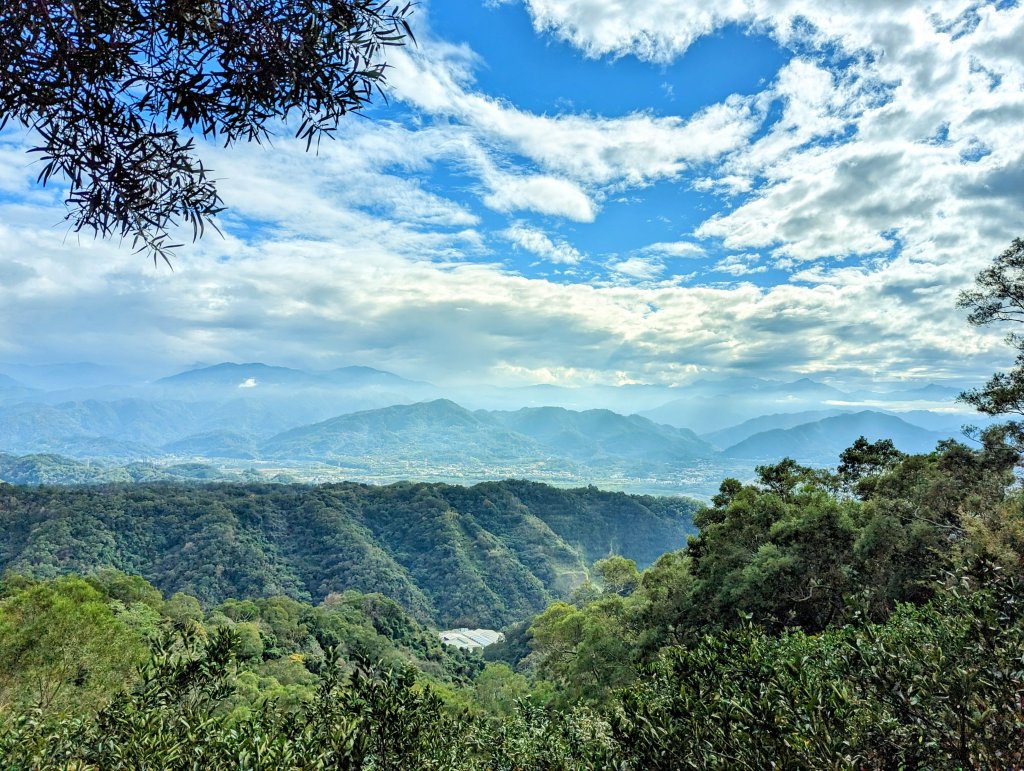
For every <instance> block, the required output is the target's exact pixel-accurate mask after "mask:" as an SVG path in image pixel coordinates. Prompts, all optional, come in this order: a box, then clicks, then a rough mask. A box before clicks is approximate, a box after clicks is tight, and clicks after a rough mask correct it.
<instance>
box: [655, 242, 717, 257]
mask: <svg viewBox="0 0 1024 771" xmlns="http://www.w3.org/2000/svg"><path fill="white" fill-rule="evenodd" d="M640 251H641V252H642V253H643V254H652V255H657V256H659V257H666V258H696V257H702V256H704V254H705V252H704V248H703V247H702V246H701V245H700V244H695V243H693V242H692V241H659V242H657V243H654V244H648V245H647V246H645V247H644V248H643V249H641V250H640Z"/></svg>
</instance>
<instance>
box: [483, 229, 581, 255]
mask: <svg viewBox="0 0 1024 771" xmlns="http://www.w3.org/2000/svg"><path fill="white" fill-rule="evenodd" d="M499 235H501V236H502V237H503V238H504V239H505V240H507V241H509V242H511V243H512V244H513V245H514V246H516V247H517V248H519V249H525V250H526V251H528V252H532V253H533V254H535V255H537V256H538V257H543V258H544V259H545V260H550V261H551V262H557V263H563V264H566V265H575V264H576V263H578V262H579V261H580V260H582V259H583V255H582V254H581V253H580V252H579V250H577V249H576V248H575V247H573V246H571V245H570V244H568V243H567V242H565V241H563V240H561V239H559V240H558V241H552V240H551V239H550V238H549V237H548V236H547V234H546V233H544V232H543V231H542V230H537V229H536V228H531V227H529V226H527V225H523V224H518V225H513V226H512V227H510V228H506V229H505V230H503V231H502V232H501V233H500V234H499Z"/></svg>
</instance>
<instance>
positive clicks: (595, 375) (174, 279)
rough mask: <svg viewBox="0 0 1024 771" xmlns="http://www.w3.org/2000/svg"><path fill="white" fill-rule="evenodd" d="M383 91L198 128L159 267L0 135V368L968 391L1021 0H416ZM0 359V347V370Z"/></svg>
mask: <svg viewBox="0 0 1024 771" xmlns="http://www.w3.org/2000/svg"><path fill="white" fill-rule="evenodd" d="M411 23H412V27H413V30H414V32H415V35H416V41H417V42H416V45H411V46H407V47H404V48H400V49H393V50H391V51H389V52H388V53H387V60H388V64H389V67H390V68H389V70H388V84H387V88H386V92H387V95H388V99H387V102H386V103H385V102H383V101H378V103H376V104H375V105H374V106H373V107H371V108H370V109H368V110H367V111H366V112H365V114H364V115H361V116H351V117H350V118H349V119H348V120H347V121H346V122H345V123H344V124H343V126H342V127H341V129H340V130H339V131H338V133H337V139H336V141H333V142H325V143H323V144H322V145H321V147H320V149H319V152H317V153H306V152H305V151H304V148H305V145H304V143H298V142H296V141H295V140H293V139H291V138H290V137H289V131H290V129H289V128H288V127H287V126H282V127H280V128H279V130H278V131H277V137H276V138H275V140H274V141H273V143H272V145H271V146H262V147H259V146H248V145H242V146H235V147H232V148H228V149H223V148H221V147H218V146H216V145H200V148H199V149H200V155H201V157H202V158H203V160H204V162H205V164H206V165H207V166H208V167H211V168H212V169H213V170H214V173H213V176H214V177H215V178H216V179H218V184H219V190H220V193H221V196H222V198H223V199H224V202H225V204H226V205H227V207H228V210H227V211H226V212H225V213H224V214H223V215H222V217H221V222H220V225H221V229H222V230H223V234H224V235H223V237H220V236H217V235H216V234H212V235H208V236H207V237H206V238H204V239H202V240H201V241H200V242H198V243H196V244H194V245H193V244H188V245H187V246H186V247H184V248H182V249H181V250H179V254H178V256H177V257H176V258H175V260H174V270H173V271H172V270H170V269H168V268H167V267H166V266H163V265H155V266H154V264H153V263H152V261H150V260H148V259H147V258H146V257H144V256H140V255H135V254H133V253H132V251H131V249H130V248H129V247H128V245H125V244H118V243H116V242H112V241H104V240H94V239H92V238H91V237H88V236H77V235H75V234H73V233H69V232H68V230H67V226H66V224H65V223H64V221H63V218H64V214H65V210H64V208H63V204H62V201H63V197H64V193H65V192H66V191H65V190H64V189H62V188H61V186H60V185H59V184H56V183H51V185H50V186H48V187H46V188H42V187H39V186H37V185H36V184H35V183H34V180H35V177H36V174H37V173H38V168H37V166H36V165H35V163H34V162H33V160H32V158H31V157H30V156H28V155H27V154H26V153H25V150H26V149H27V148H29V147H31V146H32V136H31V135H30V134H28V133H27V132H26V131H25V130H24V129H22V128H20V127H14V126H9V127H8V128H7V129H6V130H5V131H3V132H2V133H0V363H3V362H8V363H17V364H34V363H38V364H44V363H45V364H52V363H58V362H78V361H90V362H96V363H100V364H104V365H110V366H115V367H119V368H123V369H126V370H129V371H131V372H134V373H137V374H138V375H139V376H141V377H159V376H162V375H166V374H170V373H172V372H175V371H179V370H181V369H185V368H189V367H191V366H195V365H197V364H204V363H205V364H212V363H217V362H221V361H236V362H243V361H262V362H266V363H270V364H280V365H285V366H294V367H301V368H306V369H326V368H331V367H337V366H344V365H364V366H372V367H378V368H381V369H386V370H391V371H393V372H396V373H398V374H401V375H403V376H405V377H411V378H416V379H423V380H428V381H431V382H434V383H437V384H441V385H444V384H451V385H467V384H473V383H487V384H492V385H510V386H514V385H525V384H532V383H554V384H560V385H570V386H571V385H581V386H582V385H591V384H607V385H615V384H628V383H656V384H663V385H681V384H685V383H686V382H688V381H691V380H693V379H696V378H705V377H715V378H729V377H736V376H743V377H749V376H756V377H765V378H772V379H796V378H799V377H804V376H808V377H811V378H814V379H816V380H820V381H824V382H829V383H831V384H834V385H837V386H860V385H864V384H867V383H871V382H875V383H895V382H906V383H910V384H916V383H920V384H923V383H927V382H948V383H951V384H956V385H960V384H970V383H976V382H979V381H980V380H982V379H983V378H984V377H986V376H987V375H989V374H990V373H991V372H992V371H993V370H994V369H998V368H1001V367H1005V366H1007V365H1008V364H1009V363H1010V361H1011V359H1012V356H1011V352H1010V351H1009V349H1008V348H1007V347H1006V346H1005V344H1004V343H1003V342H1002V338H1003V336H1004V335H1005V334H1006V332H1007V331H1008V330H1005V329H1003V330H975V329H972V328H970V327H969V326H968V325H967V323H966V321H965V316H964V313H963V312H962V311H959V310H957V309H956V307H955V304H956V297H957V294H958V292H959V291H960V290H961V289H964V288H966V287H968V286H970V284H971V282H972V280H973V277H974V275H975V274H976V273H977V271H978V270H980V269H981V268H983V267H984V266H985V265H986V264H988V263H989V262H990V261H991V259H992V258H993V257H994V256H995V255H996V254H998V253H999V252H1001V251H1002V250H1003V249H1005V248H1006V247H1007V246H1008V245H1009V242H1010V241H1011V240H1012V239H1013V238H1014V237H1016V236H1020V235H1024V222H1022V219H1024V218H1022V212H1024V42H1022V41H1024V8H1022V7H1021V5H1020V4H1018V3H1016V2H991V3H978V2H960V1H957V0H938V1H937V2H931V3H928V2H898V1H894V0H886V2H879V1H878V0H858V2H851V1H850V0H816V2H814V3H807V2H794V1H792V0H721V2H718V3H714V4H697V3H680V2H678V0H644V1H643V2H639V0H635V1H634V0H504V1H496V0H490V1H489V2H488V1H484V0H460V2H457V3H452V2H439V1H438V0H425V1H424V2H421V3H420V4H418V5H416V6H415V9H414V12H413V15H412V17H411ZM0 372H2V364H0Z"/></svg>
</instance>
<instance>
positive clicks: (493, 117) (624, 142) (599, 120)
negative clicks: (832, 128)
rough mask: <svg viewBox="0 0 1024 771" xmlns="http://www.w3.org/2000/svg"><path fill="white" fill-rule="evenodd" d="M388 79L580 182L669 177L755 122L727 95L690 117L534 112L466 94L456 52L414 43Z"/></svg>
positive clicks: (746, 105) (745, 103)
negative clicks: (725, 97)
mask: <svg viewBox="0 0 1024 771" xmlns="http://www.w3.org/2000/svg"><path fill="white" fill-rule="evenodd" d="M393 64H394V66H395V69H394V73H393V75H392V76H391V82H392V84H393V85H394V88H395V92H396V93H397V94H398V96H399V97H400V98H401V99H403V100H404V101H406V102H408V103H410V104H412V105H415V106H416V107H417V108H419V109H421V110H424V111H426V112H428V113H431V114H434V115H438V116H444V117H446V118H448V119H451V120H456V121H458V122H459V123H460V124H461V125H464V126H466V127H468V128H470V129H472V130H473V131H474V132H476V133H477V134H478V135H479V136H480V137H481V139H482V140H484V141H486V142H487V143H491V144H495V145H497V146H498V147H501V148H505V149H506V150H508V151H511V152H514V153H516V154H518V155H521V156H523V157H525V158H528V159H530V161H532V162H533V163H535V164H537V165H538V166H539V167H540V168H541V169H543V170H544V171H545V172H546V173H548V174H555V175H559V176H563V177H568V178H570V179H572V180H575V181H577V182H579V183H582V184H590V185H609V184H627V185H637V184H645V183H647V182H649V181H652V180H656V179H664V178H672V177H675V176H677V175H678V174H680V173H681V172H682V171H684V170H685V169H687V168H689V167H690V166H692V165H694V164H700V163H705V162H708V161H711V160H713V159H716V158H719V157H721V156H722V155H723V154H725V153H728V152H730V151H732V150H734V149H736V148H738V147H740V146H741V145H743V144H744V143H745V142H746V141H747V140H748V138H749V137H750V136H751V135H752V134H753V132H754V131H755V130H756V128H757V126H758V123H759V121H760V118H759V116H758V115H757V114H756V111H755V110H754V105H753V103H752V102H751V100H749V99H746V98H741V97H738V96H733V97H730V98H729V99H727V100H725V101H724V102H722V103H720V104H714V105H710V106H709V107H707V108H706V109H703V110H701V111H700V112H698V113H697V114H696V115H693V116H691V117H689V118H682V117H679V116H665V117H657V116H654V115H651V114H648V113H644V112H636V113H632V114H629V115H626V116H623V117H617V118H606V117H602V116H595V115H586V114H563V115H554V116H549V115H535V114H533V113H530V112H527V111H524V110H520V109H518V108H516V107H515V106H513V105H511V104H508V103H507V102H503V101H500V100H498V99H494V98H492V97H489V96H486V95H484V94H480V93H477V92H474V91H471V90H469V88H468V85H469V84H468V83H467V77H466V75H465V73H466V66H467V64H466V59H465V57H464V56H463V52H462V51H461V50H460V49H453V48H452V47H450V46H445V45H439V46H436V47H435V46H433V45H432V44H431V43H430V42H429V41H421V46H420V48H419V49H417V51H409V50H400V51H398V52H396V55H395V57H394V61H393Z"/></svg>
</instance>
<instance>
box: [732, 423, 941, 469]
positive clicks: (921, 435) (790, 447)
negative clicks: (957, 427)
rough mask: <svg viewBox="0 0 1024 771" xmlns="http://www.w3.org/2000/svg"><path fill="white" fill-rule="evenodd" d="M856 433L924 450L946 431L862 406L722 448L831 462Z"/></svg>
mask: <svg viewBox="0 0 1024 771" xmlns="http://www.w3.org/2000/svg"><path fill="white" fill-rule="evenodd" d="M860 436H863V437H865V438H867V439H869V440H871V441H876V440H878V439H891V440H892V441H893V444H895V445H896V447H897V449H899V450H902V451H903V452H909V453H926V452H931V451H932V450H934V449H935V444H936V443H937V442H939V441H941V440H943V439H948V438H949V435H948V434H945V433H940V432H936V431H927V430H925V429H923V428H920V427H919V426H915V425H912V424H910V423H908V422H907V421H905V420H902V419H900V418H898V417H896V416H895V415H887V414H885V413H881V412H872V411H870V410H864V411H862V412H855V413H850V414H843V415H834V416H831V417H826V418H822V419H821V420H815V421H812V422H809V423H804V424H801V425H797V426H794V427H792V428H775V429H772V430H769V431H762V432H760V433H757V434H754V435H753V436H750V437H747V438H746V439H744V440H742V441H741V442H738V443H736V444H734V445H732V446H731V447H728V448H726V449H725V450H724V452H723V454H724V455H726V456H727V457H732V458H751V459H769V458H773V459H777V458H783V457H789V458H793V459H794V460H797V461H800V462H801V463H811V464H828V463H835V461H836V458H838V456H839V454H840V453H841V452H842V451H843V450H844V449H846V448H847V447H849V446H850V445H851V444H853V442H854V441H856V439H857V438H858V437H860Z"/></svg>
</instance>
